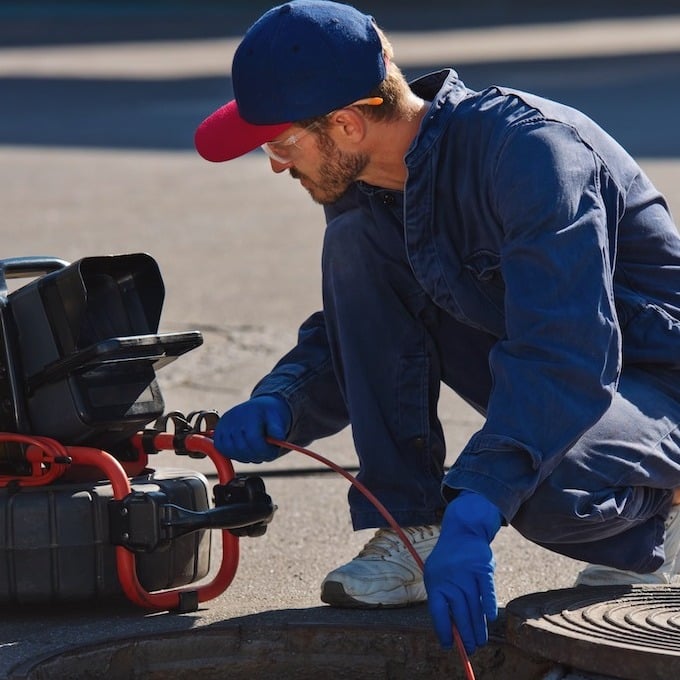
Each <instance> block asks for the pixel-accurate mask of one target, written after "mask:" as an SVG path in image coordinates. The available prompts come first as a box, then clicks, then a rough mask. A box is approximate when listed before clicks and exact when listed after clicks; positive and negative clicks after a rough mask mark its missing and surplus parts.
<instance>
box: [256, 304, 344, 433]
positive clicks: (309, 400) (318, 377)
mask: <svg viewBox="0 0 680 680" xmlns="http://www.w3.org/2000/svg"><path fill="white" fill-rule="evenodd" d="M262 394H277V395H279V396H280V397H282V398H283V399H285V400H286V402H287V403H288V405H289V407H290V410H291V414H292V425H291V431H290V432H289V434H288V439H289V441H291V442H293V443H294V444H298V445H303V446H304V445H306V444H309V443H310V442H312V441H314V440H315V439H320V438H322V437H328V436H330V435H332V434H335V433H336V432H339V431H340V430H342V429H343V428H344V427H345V426H346V425H347V424H348V423H349V416H348V414H347V409H346V407H345V401H344V399H343V397H342V393H341V391H340V387H339V386H338V382H337V380H336V378H335V372H334V370H333V365H332V361H331V356H330V348H329V346H328V340H327V337H326V325H325V322H324V315H323V312H316V313H315V314H312V316H310V317H309V318H308V319H307V320H306V321H305V322H304V323H303V324H302V325H301V326H300V330H299V332H298V342H297V345H296V346H295V347H294V348H293V349H292V350H291V351H290V352H288V353H287V354H286V355H285V356H283V357H282V358H281V359H280V360H279V361H278V363H277V364H276V366H274V368H273V369H272V371H271V372H270V373H269V374H267V375H266V376H265V377H264V378H262V380H260V382H258V383H257V385H256V386H255V388H254V389H253V393H252V396H253V397H256V396H258V395H262Z"/></svg>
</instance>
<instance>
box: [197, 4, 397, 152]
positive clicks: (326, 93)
mask: <svg viewBox="0 0 680 680" xmlns="http://www.w3.org/2000/svg"><path fill="white" fill-rule="evenodd" d="M231 74H232V81H233V87H234V99H233V100H232V101H230V102H228V103H227V104H225V105H224V106H222V107H220V108H219V109H217V111H215V112H214V113H212V114H211V115H210V116H208V117H207V118H206V119H205V120H204V121H203V122H202V123H201V124H200V125H199V126H198V128H197V130H196V134H195V137H194V142H195V145H196V149H197V151H198V152H199V153H200V154H201V156H203V158H205V159H206V160H209V161H215V162H219V161H227V160H231V159H232V158H237V157H238V156H242V155H243V154H245V153H248V152H249V151H252V150H253V149H256V148H258V147H259V146H261V145H262V144H264V143H265V142H269V141H271V140H272V139H274V138H275V137H276V136H278V135H279V134H281V133H282V132H283V131H284V130H286V129H288V128H289V127H290V126H291V125H292V124H293V123H294V122H295V121H298V120H304V119H307V118H314V117H316V116H322V115H324V114H326V113H329V112H330V111H334V110H335V109H339V108H342V107H343V106H347V105H348V104H350V103H351V102H353V101H355V100H357V99H360V98H362V97H365V96H366V95H367V94H369V93H370V92H371V91H372V90H373V89H374V88H375V87H376V86H377V85H378V84H379V83H381V82H382V81H383V80H384V78H385V75H386V69H385V61H384V59H383V53H382V45H381V42H380V37H379V36H378V33H377V31H376V28H375V24H374V21H373V17H371V16H369V15H366V14H363V13H362V12H360V11H359V10H357V9H355V8H354V7H352V6H351V5H345V4H342V3H338V2H330V1H328V0H292V2H287V3H285V4H283V5H279V6H277V7H274V8H272V9H270V10H269V11H267V12H266V13H265V14H263V15H262V16H261V17H260V18H259V19H258V20H257V21H256V22H255V23H254V24H253V25H252V26H251V27H250V28H249V29H248V31H247V32H246V34H245V36H244V37H243V40H242V41H241V43H240V44H239V46H238V47H237V48H236V51H235V53H234V59H233V63H232V71H231Z"/></svg>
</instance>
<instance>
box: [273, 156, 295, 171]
mask: <svg viewBox="0 0 680 680" xmlns="http://www.w3.org/2000/svg"><path fill="white" fill-rule="evenodd" d="M269 163H270V164H271V166H272V170H273V171H274V172H275V173H276V174H277V175H278V174H279V173H280V172H284V171H285V170H288V168H290V167H292V166H293V163H292V162H291V161H288V162H287V163H282V162H281V161H277V160H275V159H274V158H270V159H269Z"/></svg>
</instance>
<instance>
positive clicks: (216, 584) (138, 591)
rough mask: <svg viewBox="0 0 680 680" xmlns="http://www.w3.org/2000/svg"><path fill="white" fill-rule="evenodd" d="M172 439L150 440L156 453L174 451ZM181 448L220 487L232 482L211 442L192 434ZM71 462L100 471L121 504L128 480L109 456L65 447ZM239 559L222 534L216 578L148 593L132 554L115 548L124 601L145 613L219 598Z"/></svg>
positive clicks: (234, 540)
mask: <svg viewBox="0 0 680 680" xmlns="http://www.w3.org/2000/svg"><path fill="white" fill-rule="evenodd" d="M135 439H136V440H137V441H136V444H137V445H139V443H140V441H141V433H139V434H137V435H135V437H134V438H133V440H135ZM173 440H174V435H173V434H170V433H165V432H161V433H159V434H157V435H155V437H154V439H153V445H154V447H155V448H156V449H157V450H159V451H171V450H174V448H175V447H174V445H173ZM183 444H184V447H185V449H186V450H187V451H192V452H196V453H204V454H205V455H207V456H208V457H209V458H210V459H211V460H212V462H213V464H214V465H215V468H216V469H217V475H218V479H219V482H220V484H226V483H227V482H229V481H231V480H232V479H233V478H234V468H233V466H232V464H231V461H230V460H229V459H227V458H224V457H223V456H221V455H220V454H219V453H218V452H217V451H216V450H215V447H214V446H213V443H212V440H211V439H209V438H208V437H205V436H203V435H199V434H192V435H189V436H187V437H186V438H185V439H184V442H183ZM65 448H66V451H67V453H68V455H69V456H70V457H71V458H72V460H73V462H74V463H76V464H80V465H91V466H93V467H97V468H99V469H101V470H102V471H103V472H104V474H105V475H106V477H107V478H108V479H109V480H110V482H111V486H112V487H113V496H114V498H115V499H116V500H123V499H124V498H125V497H126V496H127V495H128V494H129V493H131V491H132V488H131V486H130V482H129V480H128V476H127V474H126V472H125V470H124V469H123V467H122V465H121V464H120V463H119V462H118V461H117V460H116V459H115V458H114V457H113V456H112V455H111V454H109V453H106V451H102V450H101V449H94V448H89V447H83V446H67V447H65ZM238 559H239V543H238V537H237V536H235V535H234V534H232V533H231V532H230V531H229V530H227V529H223V530H222V562H221V564H220V567H219V569H218V570H217V572H216V574H215V575H214V577H213V578H212V580H211V581H209V582H208V583H206V584H204V585H201V586H199V587H198V588H193V587H187V588H175V589H170V590H163V591H160V592H149V591H147V590H146V589H145V588H144V587H143V586H142V585H141V583H140V582H139V579H138V578H137V569H136V558H135V554H134V553H132V552H130V551H129V550H127V549H126V548H124V547H123V546H116V566H117V569H118V578H119V580H120V584H121V587H122V589H123V592H124V593H125V595H126V596H127V598H128V599H129V600H130V601H131V602H133V603H134V604H137V605H139V606H140V607H144V608H146V609H155V610H171V609H180V608H182V597H183V595H184V594H185V593H192V594H193V595H194V597H197V599H198V602H205V601H207V600H211V599H214V598H215V597H217V596H219V595H221V594H222V593H223V592H224V591H225V590H226V589H227V588H228V587H229V585H230V584H231V582H232V581H233V580H234V576H235V575H236V569H237V567H238Z"/></svg>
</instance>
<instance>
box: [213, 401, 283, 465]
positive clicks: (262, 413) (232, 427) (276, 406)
mask: <svg viewBox="0 0 680 680" xmlns="http://www.w3.org/2000/svg"><path fill="white" fill-rule="evenodd" d="M290 425H291V413H290V408H289V407H288V404H287V403H286V402H285V401H284V400H283V399H281V397H275V396H273V395H263V396H261V397H253V398H252V399H249V400H248V401H244V402H243V403H242V404H239V405H238V406H234V408H232V409H230V410H229V411H227V412H226V413H225V414H224V415H223V416H222V417H221V418H220V419H219V421H218V422H217V426H216V427H215V432H214V434H213V443H214V444H215V448H216V449H217V450H218V451H219V452H220V453H221V454H222V455H223V456H226V457H227V458H231V459H233V460H238V461H239V462H241V463H262V462H264V461H270V460H274V459H275V458H278V457H279V456H280V455H281V453H282V450H281V449H280V448H279V447H278V446H274V445H273V444H269V443H268V442H267V440H266V439H265V437H273V438H274V439H285V438H286V437H287V436H288V431H289V430H290Z"/></svg>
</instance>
